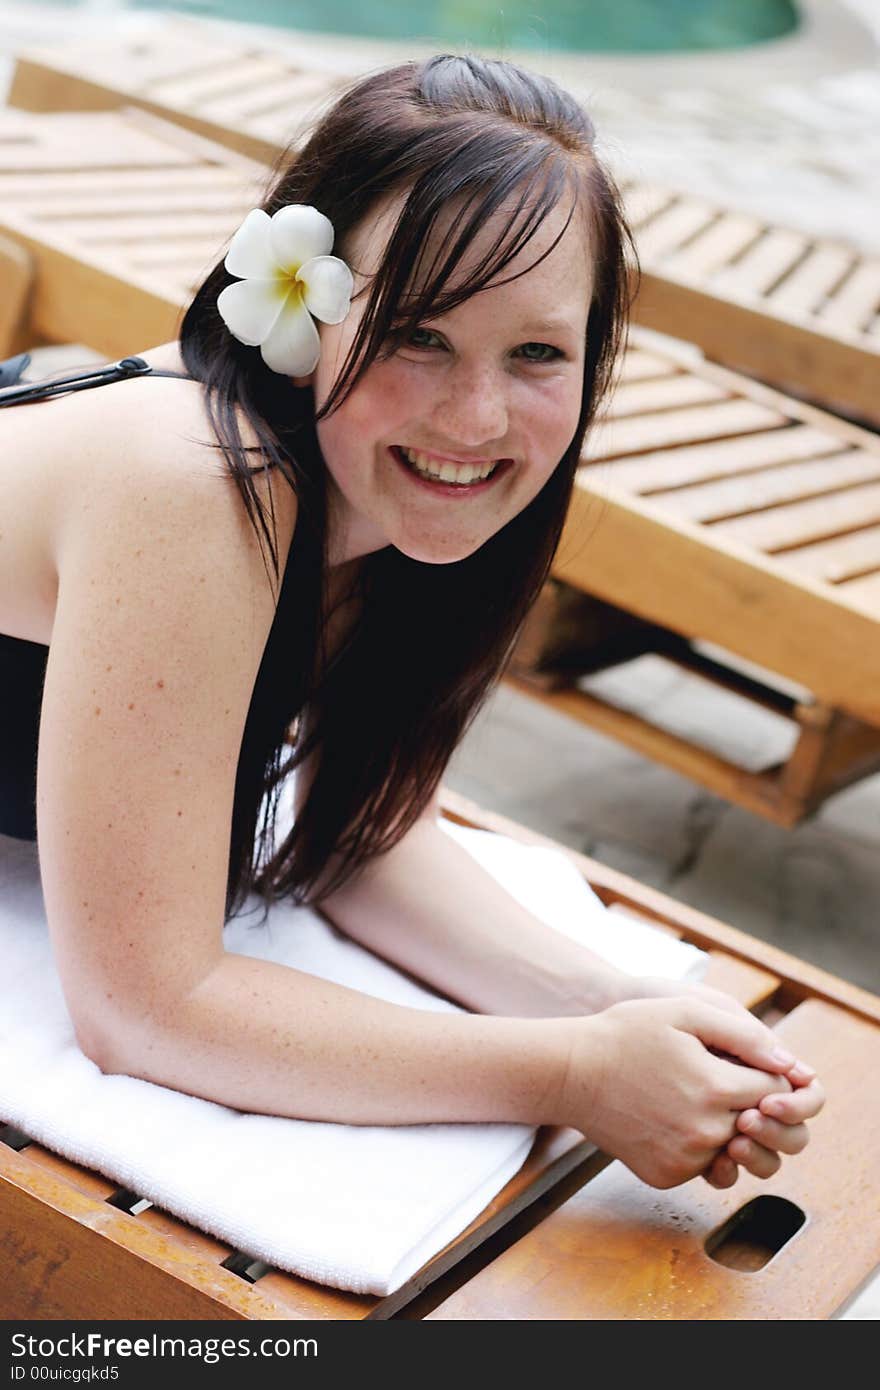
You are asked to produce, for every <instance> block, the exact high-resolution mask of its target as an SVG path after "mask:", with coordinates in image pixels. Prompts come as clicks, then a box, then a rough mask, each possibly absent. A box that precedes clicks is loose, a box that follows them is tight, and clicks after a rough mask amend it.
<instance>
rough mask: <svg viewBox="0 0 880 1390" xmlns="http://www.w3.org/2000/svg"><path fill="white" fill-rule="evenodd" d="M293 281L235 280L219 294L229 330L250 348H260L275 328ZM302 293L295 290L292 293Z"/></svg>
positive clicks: (218, 298) (223, 316) (222, 315)
mask: <svg viewBox="0 0 880 1390" xmlns="http://www.w3.org/2000/svg"><path fill="white" fill-rule="evenodd" d="M291 292H292V286H291V282H290V280H286V279H281V278H280V277H279V278H277V279H274V280H236V282H235V284H234V285H227V286H226V289H225V290H222V291H221V293H220V294H219V295H218V296H217V312H218V313H219V315H220V317H221V319H222V320H223V322H224V323H225V324H226V327H227V328H228V329H229V331H230V333H231V334H232V336H233V337H234V338H237V339H238V341H239V342H240V343H246V344H247V346H248V347H258V346H259V344H260V343H262V342H263V341H264V340H265V339H266V338H267V337H268V336H269V333H270V332H271V331H272V327H273V325H274V324H275V322H276V320H277V319H278V317H279V315H280V314H281V312H282V310H283V308H284V304H285V301H286V299H287V298H288V297H289V296H291ZM292 297H294V298H296V299H300V298H301V295H299V294H297V293H296V292H295V291H293V296H292Z"/></svg>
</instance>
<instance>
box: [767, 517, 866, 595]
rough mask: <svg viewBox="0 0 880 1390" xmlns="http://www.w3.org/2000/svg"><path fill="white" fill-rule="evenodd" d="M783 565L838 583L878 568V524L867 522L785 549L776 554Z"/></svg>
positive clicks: (815, 577) (830, 582)
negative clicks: (861, 526)
mask: <svg viewBox="0 0 880 1390" xmlns="http://www.w3.org/2000/svg"><path fill="white" fill-rule="evenodd" d="M779 559H780V563H781V564H783V565H785V567H786V569H794V570H797V572H798V573H799V574H808V575H810V576H811V577H812V578H813V579H824V580H826V581H827V582H828V583H829V584H839V583H841V582H842V581H845V580H847V579H855V578H858V577H859V576H860V575H862V574H864V573H865V572H870V571H872V570H875V569H878V570H880V526H868V527H866V529H865V530H863V531H854V532H852V533H851V534H850V535H848V536H835V538H834V539H833V540H830V541H819V542H817V544H816V545H804V546H801V547H800V549H798V550H787V551H785V553H784V554H782V555H780V557H779Z"/></svg>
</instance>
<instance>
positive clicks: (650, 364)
mask: <svg viewBox="0 0 880 1390" xmlns="http://www.w3.org/2000/svg"><path fill="white" fill-rule="evenodd" d="M675 374H676V368H675V367H674V366H673V364H672V363H671V362H670V361H669V359H668V358H666V357H660V356H658V354H657V353H655V352H646V351H645V350H644V349H643V348H634V347H631V348H629V349H628V350H627V351H626V352H625V353H624V355H623V361H622V363H621V370H620V379H621V381H624V382H627V383H629V382H631V381H649V380H651V378H652V377H668V376H674V375H675Z"/></svg>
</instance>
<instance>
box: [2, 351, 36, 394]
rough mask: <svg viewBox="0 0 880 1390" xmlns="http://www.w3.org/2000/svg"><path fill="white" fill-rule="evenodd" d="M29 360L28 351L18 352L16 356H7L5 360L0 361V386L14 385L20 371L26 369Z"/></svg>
mask: <svg viewBox="0 0 880 1390" xmlns="http://www.w3.org/2000/svg"><path fill="white" fill-rule="evenodd" d="M30 362H31V355H30V353H29V352H20V353H19V354H18V356H17V357H7V359H6V361H5V362H0V387H2V386H14V385H15V383H16V382H17V381H18V379H19V377H20V376H21V374H22V372H25V371H27V369H28V367H29V366H30Z"/></svg>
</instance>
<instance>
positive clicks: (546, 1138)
mask: <svg viewBox="0 0 880 1390" xmlns="http://www.w3.org/2000/svg"><path fill="white" fill-rule="evenodd" d="M444 814H446V815H448V816H451V817H452V818H453V819H455V820H457V821H459V822H460V823H463V824H468V825H477V826H480V827H482V828H485V829H494V830H497V831H500V832H501V833H503V834H507V835H512V836H513V837H515V838H518V839H520V840H522V841H523V842H525V843H540V844H550V843H552V842H551V841H548V840H546V839H545V838H544V837H542V836H539V835H536V834H534V833H533V832H531V831H527V830H524V829H523V828H522V827H519V826H517V825H514V824H513V823H511V822H509V821H506V820H503V819H502V818H500V817H498V816H494V815H490V814H488V813H486V812H482V811H480V810H479V809H478V808H477V807H475V806H473V805H472V804H471V803H469V802H467V801H465V800H464V799H463V798H461V797H458V796H456V795H453V794H452V793H447V794H446V795H445V798H444ZM556 848H559V847H558V846H557V847H556ZM563 853H565V854H568V855H569V857H570V858H571V859H572V860H573V862H574V863H575V864H577V866H578V867H579V869H580V870H581V872H582V873H583V874H584V875H585V877H586V878H587V879H588V881H589V882H590V883H591V884H592V886H593V887H594V888H595V889H596V891H597V892H598V894H599V896H600V897H601V898H602V899H603V901H604V902H605V903H606V904H608V905H609V906H611V907H612V908H613V909H615V910H618V911H621V912H624V913H628V914H631V915H632V914H634V915H636V916H638V917H641V918H643V919H648V920H650V921H652V922H655V923H658V924H660V925H662V926H663V927H664V928H665V929H667V930H669V931H672V932H674V933H675V934H676V935H678V936H680V937H682V938H684V939H686V940H688V941H691V942H693V943H694V944H696V945H698V946H700V947H702V948H704V949H707V950H708V951H709V952H710V957H711V964H710V971H709V975H708V977H707V979H708V981H709V982H710V983H713V984H715V985H717V986H718V987H720V988H726V989H727V990H729V991H730V992H731V993H732V994H734V995H735V996H736V997H737V998H739V999H740V1000H741V1001H742V1002H743V1003H744V1004H746V1005H747V1006H748V1007H749V1008H751V1009H752V1010H754V1011H755V1012H756V1013H757V1014H759V1015H760V1016H761V1017H762V1018H764V1019H765V1021H767V1022H768V1023H770V1024H771V1025H772V1026H775V1027H777V1028H778V1031H779V1034H780V1037H781V1038H783V1039H785V1040H786V1042H787V1043H788V1044H790V1045H792V1046H794V1047H795V1048H796V1049H797V1050H798V1052H799V1053H800V1054H801V1055H803V1056H804V1057H805V1058H806V1059H808V1060H809V1061H810V1062H811V1063H812V1064H813V1065H815V1066H816V1067H817V1069H818V1070H819V1071H820V1073H821V1075H822V1077H823V1081H824V1082H825V1083H826V1085H827V1089H828V1094H829V1102H828V1106H827V1109H826V1111H825V1112H823V1114H822V1115H821V1116H820V1117H819V1118H818V1119H817V1120H816V1121H815V1122H814V1123H813V1125H812V1132H813V1140H812V1143H811V1144H810V1146H809V1148H808V1149H807V1151H806V1152H805V1153H804V1154H802V1155H801V1156H799V1157H798V1158H797V1159H794V1160H789V1161H786V1162H785V1163H784V1165H783V1168H782V1170H781V1171H780V1173H779V1174H777V1176H776V1177H775V1178H773V1179H771V1180H770V1181H769V1182H764V1183H760V1182H758V1181H757V1180H755V1179H752V1178H750V1177H748V1176H747V1175H743V1176H741V1177H740V1180H739V1182H738V1183H737V1185H736V1187H734V1188H732V1189H729V1190H728V1191H726V1192H716V1191H714V1190H713V1189H710V1188H709V1187H708V1186H706V1184H704V1183H703V1182H702V1180H695V1181H694V1182H691V1183H687V1184H685V1185H683V1186H681V1187H679V1188H675V1189H673V1190H671V1191H667V1192H658V1191H656V1190H654V1189H653V1188H648V1187H646V1186H645V1185H644V1184H643V1183H641V1182H639V1181H638V1179H636V1178H635V1177H633V1176H632V1174H630V1173H629V1171H628V1170H626V1169H624V1168H623V1167H622V1165H620V1164H619V1163H616V1162H609V1160H608V1159H607V1157H605V1156H604V1155H602V1154H597V1153H595V1152H590V1150H589V1146H587V1145H586V1144H585V1142H584V1141H583V1140H582V1138H581V1136H580V1135H578V1134H576V1133H575V1132H574V1131H570V1130H544V1131H541V1132H540V1133H539V1135H538V1138H537V1140H536V1144H535V1147H534V1149H533V1152H532V1155H531V1156H530V1158H529V1160H528V1163H527V1164H526V1166H525V1168H524V1169H523V1170H522V1171H521V1172H520V1173H519V1174H518V1175H517V1176H516V1177H515V1178H514V1179H513V1181H512V1182H511V1183H510V1184H509V1185H508V1187H507V1188H506V1189H505V1190H504V1191H503V1192H502V1193H501V1194H499V1196H498V1198H496V1200H495V1201H494V1202H493V1203H492V1204H491V1206H490V1207H489V1208H487V1209H486V1211H484V1212H483V1213H482V1214H481V1215H480V1217H478V1218H477V1220H476V1221H474V1222H473V1224H472V1225H471V1227H469V1229H468V1230H467V1231H466V1232H465V1233H464V1234H463V1235H462V1236H461V1237H459V1238H458V1239H457V1240H456V1241H454V1242H453V1243H452V1245H451V1246H449V1247H448V1248H447V1249H446V1250H445V1251H443V1252H442V1253H441V1254H440V1255H438V1256H437V1257H436V1258H435V1259H434V1260H433V1261H431V1263H430V1264H429V1265H428V1266H427V1267H426V1268H424V1269H423V1270H421V1271H420V1272H419V1274H418V1275H417V1276H415V1277H414V1278H413V1279H411V1280H410V1281H409V1282H408V1283H407V1284H406V1285H405V1286H404V1287H403V1288H402V1289H400V1290H398V1292H397V1293H395V1294H394V1295H392V1296H390V1297H387V1298H376V1297H372V1296H361V1295H353V1294H347V1293H341V1292H339V1291H337V1290H333V1289H329V1288H325V1287H321V1286H318V1285H315V1284H312V1283H309V1282H307V1281H306V1280H303V1279H301V1278H298V1277H295V1276H293V1275H290V1274H287V1273H283V1272H281V1271H279V1270H272V1269H269V1270H267V1269H266V1268H265V1267H264V1266H261V1265H256V1266H255V1265H254V1264H253V1263H252V1262H251V1261H250V1260H249V1258H248V1256H247V1255H245V1254H242V1253H241V1252H237V1251H234V1250H230V1249H229V1248H228V1247H225V1246H223V1245H222V1244H221V1243H220V1242H218V1241H216V1240H214V1239H213V1238H212V1237H209V1236H206V1235H204V1234H202V1233H201V1232H199V1231H197V1230H194V1229H193V1228H191V1227H188V1226H186V1225H184V1224H183V1223H181V1222H180V1221H177V1220H176V1219H174V1218H173V1217H171V1216H169V1215H168V1214H167V1213H165V1212H162V1211H160V1210H157V1209H156V1208H155V1207H152V1206H149V1205H145V1204H144V1203H143V1202H142V1201H141V1200H139V1198H138V1194H137V1193H133V1192H129V1191H125V1190H120V1189H119V1188H117V1187H115V1186H114V1185H113V1184H112V1183H111V1182H108V1181H107V1180H106V1179H105V1178H103V1177H101V1176H100V1175H98V1174H96V1173H94V1172H87V1171H86V1170H84V1169H82V1168H79V1167H77V1165H75V1164H73V1163H69V1162H67V1161H66V1160H64V1159H61V1158H59V1157H57V1156H56V1155H54V1154H52V1153H50V1152H49V1151H48V1150H46V1149H44V1148H42V1147H41V1146H40V1145H38V1144H35V1143H31V1142H30V1141H29V1140H28V1138H27V1136H26V1135H23V1134H21V1133H20V1132H18V1131H14V1130H11V1129H10V1128H8V1127H7V1128H6V1129H0V1225H2V1228H3V1231H4V1241H3V1248H4V1252H5V1261H4V1270H3V1276H2V1279H0V1316H3V1317H6V1318H42V1319H50V1318H51V1319H58V1318H78V1319H82V1318H96V1317H99V1318H137V1319H158V1318H183V1319H194V1318H216V1319H243V1318H246V1319H251V1318H253V1319H259V1318H290V1319H302V1318H320V1319H357V1318H382V1319H385V1318H389V1317H393V1316H404V1317H407V1318H421V1317H425V1316H428V1315H430V1316H432V1317H434V1318H441V1319H447V1318H455V1319H458V1318H474V1317H479V1318H501V1319H503V1318H517V1319H523V1318H527V1319H528V1318H533V1319H552V1318H577V1319H597V1318H639V1319H645V1318H681V1319H688V1320H690V1319H700V1318H711V1319H726V1318H747V1319H762V1318H774V1319H775V1318H792V1319H800V1318H810V1319H814V1318H826V1317H831V1316H833V1315H835V1314H836V1313H837V1312H839V1311H840V1310H841V1309H842V1308H844V1307H845V1305H846V1304H847V1302H848V1301H849V1300H850V1299H851V1298H852V1297H853V1295H854V1294H856V1292H857V1291H858V1290H859V1289H860V1287H861V1286H862V1285H863V1283H864V1281H865V1280H866V1279H868V1277H869V1276H870V1275H871V1273H872V1271H873V1270H874V1269H875V1267H876V1266H877V1265H878V1263H880V1229H878V1225H877V1222H876V1220H872V1219H870V1216H869V1203H870V1198H871V1193H872V1190H873V1189H872V1184H873V1180H874V1175H875V1173H876V1170H877V1165H878V1163H880V1100H878V1098H877V1095H876V1088H872V1087H867V1088H866V1087H864V1086H863V1085H862V1084H861V1078H863V1077H864V1076H865V1075H866V1074H869V1073H870V1072H871V1071H872V1069H873V1068H876V1066H877V1065H880V999H877V998H875V997H874V996H873V995H870V994H868V993H866V992H864V991H862V990H859V989H857V988H856V987H854V986H852V985H848V984H845V983H844V982H843V981H841V980H837V979H835V978H834V977H833V976H830V975H827V974H825V973H824V972H822V971H820V970H817V969H815V968H813V967H812V966H809V965H805V964H803V963H802V962H800V961H797V960H795V959H794V958H793V957H791V956H787V955H785V954H783V953H782V952H781V951H778V950H776V949H775V948H773V947H771V946H767V945H764V944H762V943H759V942H758V941H755V940H753V939H751V938H750V937H748V936H745V935H743V934H742V933H740V932H737V931H735V930H733V929H732V928H730V927H726V926H724V925H722V924H721V923H719V922H715V921H712V920H711V919H710V918H707V917H704V916H703V915H702V914H700V913H698V912H695V911H693V910H692V909H690V908H686V907H683V906H681V905H679V904H677V903H675V902H673V901H672V900H671V899H669V898H666V897H665V896H663V895H662V894H660V893H657V892H655V891H653V890H651V889H647V888H643V887H641V886H640V885H639V884H637V883H635V882H633V880H631V879H628V878H625V877H624V876H623V875H621V874H619V873H616V872H615V871H613V870H610V869H605V868H603V867H602V866H601V865H599V864H596V863H594V862H592V861H590V860H587V859H585V858H583V857H582V856H581V855H578V854H575V853H574V852H573V851H570V850H563ZM0 1118H2V1117H0ZM539 1199H540V1200H539ZM231 1200H234V1198H231Z"/></svg>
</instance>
